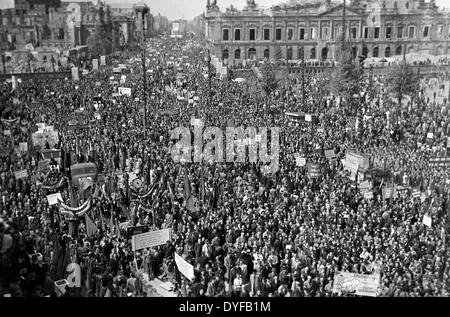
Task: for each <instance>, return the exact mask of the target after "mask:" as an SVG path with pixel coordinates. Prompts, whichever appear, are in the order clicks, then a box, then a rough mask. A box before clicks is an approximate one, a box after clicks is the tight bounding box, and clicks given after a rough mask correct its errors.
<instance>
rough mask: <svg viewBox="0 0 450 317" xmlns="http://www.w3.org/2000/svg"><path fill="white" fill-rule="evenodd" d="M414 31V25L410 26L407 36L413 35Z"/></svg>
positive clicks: (411, 36)
mask: <svg viewBox="0 0 450 317" xmlns="http://www.w3.org/2000/svg"><path fill="white" fill-rule="evenodd" d="M415 31H416V28H415V27H414V26H410V27H409V38H413V37H414V35H415V34H414V33H415Z"/></svg>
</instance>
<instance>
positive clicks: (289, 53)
mask: <svg viewBox="0 0 450 317" xmlns="http://www.w3.org/2000/svg"><path fill="white" fill-rule="evenodd" d="M286 59H287V60H288V61H290V60H292V48H288V49H287V52H286Z"/></svg>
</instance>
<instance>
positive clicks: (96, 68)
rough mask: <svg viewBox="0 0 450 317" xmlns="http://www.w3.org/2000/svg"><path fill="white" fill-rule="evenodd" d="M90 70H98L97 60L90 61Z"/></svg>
mask: <svg viewBox="0 0 450 317" xmlns="http://www.w3.org/2000/svg"><path fill="white" fill-rule="evenodd" d="M92 69H93V70H98V59H96V58H95V59H93V60H92Z"/></svg>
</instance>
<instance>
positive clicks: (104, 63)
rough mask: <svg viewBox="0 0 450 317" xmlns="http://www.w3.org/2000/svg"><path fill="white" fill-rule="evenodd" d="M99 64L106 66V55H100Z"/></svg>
mask: <svg viewBox="0 0 450 317" xmlns="http://www.w3.org/2000/svg"><path fill="white" fill-rule="evenodd" d="M100 66H106V56H105V55H102V56H100Z"/></svg>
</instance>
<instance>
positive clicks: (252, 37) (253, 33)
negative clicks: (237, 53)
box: [249, 29, 256, 41]
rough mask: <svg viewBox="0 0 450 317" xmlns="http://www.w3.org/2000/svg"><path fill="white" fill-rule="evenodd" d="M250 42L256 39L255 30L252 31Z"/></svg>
mask: <svg viewBox="0 0 450 317" xmlns="http://www.w3.org/2000/svg"><path fill="white" fill-rule="evenodd" d="M249 38H250V41H254V40H255V38H256V30H255V29H250V36H249Z"/></svg>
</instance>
